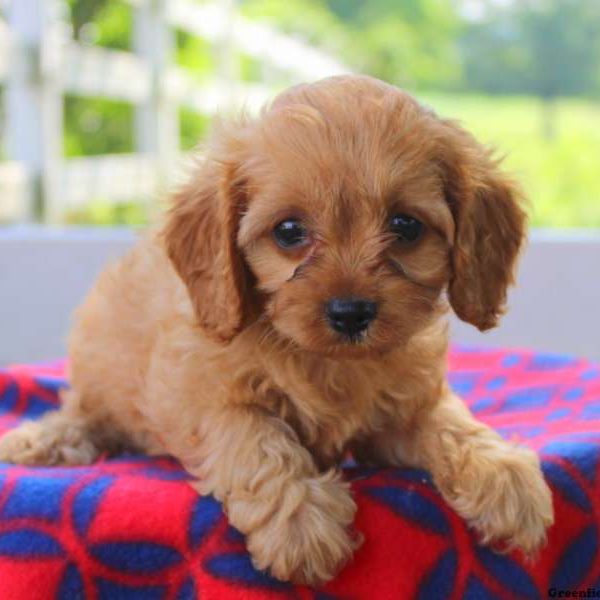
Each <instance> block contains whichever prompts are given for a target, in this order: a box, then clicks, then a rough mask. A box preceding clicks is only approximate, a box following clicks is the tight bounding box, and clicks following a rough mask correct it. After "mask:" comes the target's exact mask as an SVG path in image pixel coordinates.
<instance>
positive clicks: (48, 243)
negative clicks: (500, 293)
mask: <svg viewBox="0 0 600 600" xmlns="http://www.w3.org/2000/svg"><path fill="white" fill-rule="evenodd" d="M134 239H135V234H134V233H133V232H131V231H130V230H128V229H100V228H95V229H94V228H90V229H87V228H84V229H77V228H72V229H68V230H61V229H50V228H36V227H32V226H29V227H22V228H15V227H12V228H7V229H5V230H2V229H0V365H2V364H6V363H10V362H18V361H37V360H44V359H50V358H55V357H58V356H61V355H63V354H64V352H65V346H64V339H65V336H66V332H67V331H68V328H69V317H70V314H71V311H72V310H73V308H74V307H75V306H77V304H78V303H79V302H80V301H81V299H82V298H83V296H84V294H85V292H86V290H87V289H88V287H89V286H90V284H91V282H92V281H93V279H94V277H95V275H96V274H97V272H98V271H99V270H100V269H101V268H102V265H103V264H105V262H106V261H107V260H110V259H111V258H115V257H117V256H118V255H120V254H121V253H123V252H124V251H125V250H126V248H128V247H129V246H130V244H131V243H132V242H133V240H134ZM510 305H511V310H510V312H509V313H508V315H507V316H506V317H505V318H504V320H503V321H502V325H501V326H500V327H499V328H498V329H496V330H494V331H492V332H488V333H486V334H481V333H479V332H478V331H477V330H475V329H474V328H473V327H471V326H468V325H465V324H464V323H458V322H455V323H454V339H455V341H458V342H462V343H468V344H476V345H480V346H493V345H504V346H517V347H533V348H537V349H541V350H547V351H554V352H563V353H571V354H578V355H581V356H587V357H589V358H595V359H597V360H600V233H597V234H580V233H577V234H575V233H570V234H560V233H555V232H552V233H544V232H534V233H533V235H532V239H531V242H530V247H529V249H528V251H527V252H526V254H525V255H524V257H523V261H522V267H521V271H520V276H519V283H518V286H517V287H516V288H515V290H514V291H513V292H512V294H511V297H510Z"/></svg>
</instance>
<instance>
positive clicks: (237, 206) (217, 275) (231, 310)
mask: <svg viewBox="0 0 600 600" xmlns="http://www.w3.org/2000/svg"><path fill="white" fill-rule="evenodd" d="M199 171H200V172H199V173H198V174H197V175H196V176H194V177H193V178H192V180H191V181H190V182H188V183H187V184H186V185H185V187H183V188H182V189H181V190H179V192H177V193H176V194H175V195H174V197H173V202H172V208H171V210H170V212H169V213H168V215H167V221H166V224H165V227H164V229H163V232H162V234H163V239H164V243H165V248H166V251H167V254H168V256H169V258H170V259H171V262H172V264H173V266H174V267H175V270H176V271H177V273H178V274H179V276H180V277H181V279H182V280H183V282H184V283H185V285H186V286H187V288H188V291H189V294H190V298H191V300H192V303H193V304H194V308H195V311H196V315H197V318H198V322H199V324H200V326H201V327H202V328H203V329H204V330H205V331H206V333H207V334H208V335H210V336H211V337H212V338H213V339H216V340H218V341H222V342H227V341H230V340H231V339H232V338H233V337H234V336H235V335H236V334H237V333H238V332H239V331H240V329H241V328H242V326H243V324H244V319H245V316H246V315H245V313H246V307H247V294H248V290H247V289H246V288H247V286H248V281H247V278H248V273H247V271H246V267H245V265H244V263H243V259H242V257H241V256H240V252H239V251H238V249H237V245H236V236H237V230H238V223H239V217H240V213H241V211H242V209H243V204H244V198H243V191H242V186H241V184H239V183H237V182H236V175H235V173H236V167H235V165H233V164H226V163H221V162H217V161H211V160H210V159H208V160H207V161H206V162H205V163H203V164H202V165H201V166H200V169H199Z"/></svg>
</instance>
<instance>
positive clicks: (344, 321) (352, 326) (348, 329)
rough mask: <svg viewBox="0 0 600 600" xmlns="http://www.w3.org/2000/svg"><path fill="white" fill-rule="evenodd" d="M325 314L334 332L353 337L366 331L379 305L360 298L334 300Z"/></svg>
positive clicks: (329, 303)
mask: <svg viewBox="0 0 600 600" xmlns="http://www.w3.org/2000/svg"><path fill="white" fill-rule="evenodd" d="M325 314H326V315H327V320H328V321H329V325H330V326H331V328H332V329H333V330H334V331H337V332H338V333H343V334H344V335H347V336H349V337H353V336H356V335H358V334H359V333H361V332H362V331H364V330H365V329H366V328H367V327H368V326H369V323H370V322H371V321H372V320H373V319H374V318H375V315H376V314H377V305H376V304H375V302H371V301H369V300H362V299H359V298H334V299H333V300H330V301H329V302H328V303H327V306H326V307H325Z"/></svg>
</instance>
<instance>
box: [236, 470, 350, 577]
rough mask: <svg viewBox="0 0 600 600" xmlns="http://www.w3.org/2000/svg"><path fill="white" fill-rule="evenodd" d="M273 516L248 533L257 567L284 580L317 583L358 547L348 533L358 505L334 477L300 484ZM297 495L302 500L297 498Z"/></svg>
mask: <svg viewBox="0 0 600 600" xmlns="http://www.w3.org/2000/svg"><path fill="white" fill-rule="evenodd" d="M294 485H295V486H297V488H296V489H295V490H293V491H291V490H288V493H287V494H286V495H285V496H284V497H283V498H282V502H281V504H280V507H279V509H278V511H277V513H276V514H273V515H272V516H271V517H270V518H269V519H268V520H267V521H266V522H265V523H264V524H262V525H261V526H260V527H258V528H257V529H255V530H254V531H252V532H251V533H249V535H248V536H247V545H248V550H249V552H250V554H251V556H252V560H253V563H254V565H255V567H256V568H257V569H260V570H267V569H268V570H269V572H270V573H271V575H273V576H274V577H276V578H277V579H280V580H282V581H291V582H293V583H296V584H302V585H310V586H315V585H319V584H322V583H325V582H327V581H329V580H331V579H333V577H334V576H335V575H336V574H337V573H338V572H339V571H340V570H341V568H342V567H343V566H344V565H345V564H346V562H348V560H349V559H350V558H351V556H352V553H353V551H354V549H355V548H357V547H358V546H359V545H360V539H359V536H358V535H356V534H354V533H353V532H352V531H351V525H352V522H353V520H354V515H355V513H356V504H355V503H354V501H353V500H352V497H351V496H350V492H349V489H348V487H347V486H346V485H344V484H342V483H340V482H339V481H338V480H337V478H336V477H333V476H331V475H324V476H322V477H320V478H318V479H312V480H308V481H302V482H298V483H297V484H294ZM297 494H302V495H303V499H302V500H301V501H300V502H298V496H297Z"/></svg>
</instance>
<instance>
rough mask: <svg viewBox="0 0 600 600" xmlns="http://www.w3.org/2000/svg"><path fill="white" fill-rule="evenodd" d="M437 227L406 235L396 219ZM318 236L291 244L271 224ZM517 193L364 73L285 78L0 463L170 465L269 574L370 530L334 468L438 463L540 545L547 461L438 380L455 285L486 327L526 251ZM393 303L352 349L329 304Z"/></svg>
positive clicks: (109, 296) (515, 537) (508, 534)
mask: <svg viewBox="0 0 600 600" xmlns="http://www.w3.org/2000/svg"><path fill="white" fill-rule="evenodd" d="M398 212H400V213H403V214H404V213H406V214H409V215H412V216H414V217H416V218H418V219H419V220H421V221H422V222H423V223H424V224H425V232H424V234H423V236H422V238H421V239H420V240H418V241H417V242H416V243H411V244H404V243H399V242H398V240H397V239H396V237H395V236H394V235H391V234H390V232H389V229H388V227H387V223H388V220H389V217H390V214H394V213H398ZM290 217H294V218H296V219H300V220H301V221H302V222H303V223H304V224H305V225H306V228H307V230H308V231H309V232H310V236H309V241H308V243H307V244H306V245H305V246H302V247H301V248H295V249H292V250H289V249H288V250H283V249H282V248H280V247H279V246H277V244H276V243H275V242H274V239H273V236H272V230H273V228H274V227H275V225H277V224H278V223H279V222H281V221H282V220H283V219H287V218H290ZM524 230H525V215H524V212H523V210H522V209H521V207H520V204H519V195H518V193H517V191H516V189H515V187H514V186H513V184H512V183H511V182H510V181H509V180H507V179H506V178H505V176H504V175H502V174H501V173H500V172H499V170H498V166H497V164H496V163H495V162H494V160H493V159H492V158H491V157H490V155H489V153H488V152H487V151H486V150H485V149H484V148H483V147H482V146H480V145H479V144H478V143H477V142H476V141H475V140H474V139H473V138H472V137H471V136H470V135H469V134H468V133H466V132H465V131H463V130H462V129H460V128H459V127H458V126H457V125H456V124H454V123H452V122H448V121H443V120H440V119H439V118H438V117H437V116H435V115H434V114H433V113H432V112H430V111H428V110H426V109H424V108H423V107H421V106H420V105H419V104H418V103H417V102H416V101H415V100H413V99H412V98H411V97H410V96H408V95H407V94H405V93H404V92H402V91H400V90H397V89H396V88H393V87H391V86H388V85H386V84H384V83H382V82H379V81H376V80H373V79H370V78H367V77H354V76H352V77H350V76H349V77H338V78H332V79H327V80H324V81H321V82H317V83H315V84H312V85H305V86H299V87H296V88H292V89H291V90H289V91H287V92H286V93H284V94H282V95H281V96H280V97H279V98H278V99H277V100H276V101H275V102H274V104H273V105H272V106H271V107H270V108H269V109H267V110H265V111H264V112H263V113H262V115H261V116H260V117H259V118H258V119H255V120H248V119H246V120H242V121H240V122H237V123H233V124H230V125H228V126H222V127H221V129H220V130H219V131H218V132H217V134H216V136H215V139H214V140H213V142H212V144H211V145H210V147H209V148H208V151H207V156H206V158H205V159H204V160H203V161H201V162H199V164H198V166H197V169H196V172H195V174H194V176H193V177H192V178H191V179H190V181H189V182H188V183H187V184H186V186H184V187H183V188H182V189H181V190H180V191H179V192H178V193H177V194H175V196H174V199H173V206H172V209H171V211H170V212H169V213H168V215H167V216H166V219H165V224H164V226H163V227H162V228H161V230H160V231H159V232H157V233H154V234H151V235H149V236H148V237H147V238H146V239H145V240H143V241H141V242H140V243H139V244H138V245H137V246H136V247H135V248H134V249H133V250H132V251H131V252H130V253H129V254H128V255H127V256H126V257H125V258H123V259H122V260H121V261H120V262H119V263H117V264H116V265H114V266H112V267H110V268H109V269H107V270H106V271H105V272H104V273H103V274H102V276H101V277H100V278H99V280H98V282H97V283H96V285H95V287H94V289H93V290H92V292H91V293H90V295H89V296H88V298H87V300H86V301H85V303H84V305H83V306H82V307H81V308H80V309H79V311H78V313H77V319H76V325H75V327H74V330H73V333H72V336H71V343H70V377H71V386H72V387H71V389H70V390H69V391H68V392H66V393H65V394H64V403H63V406H62V407H61V410H60V411H59V412H58V413H55V414H52V415H49V416H46V417H44V418H43V419H42V420H41V421H39V422H35V423H28V424H25V425H23V426H21V427H20V428H19V429H17V430H15V431H13V432H11V433H9V434H8V435H7V436H6V437H5V438H4V439H3V440H2V441H1V442H0V460H10V461H15V462H23V463H28V464H57V463H66V464H76V463H87V462H91V461H93V460H94V459H95V458H96V457H97V456H98V455H99V454H100V453H102V452H110V453H115V452H118V451H121V450H122V449H124V448H134V449H139V450H143V451H146V452H150V453H160V452H168V453H171V454H172V455H174V456H175V457H177V458H178V459H179V460H181V462H182V463H183V465H184V466H185V468H186V469H187V470H188V471H189V472H190V473H191V474H192V475H193V476H194V477H195V482H194V483H193V485H194V487H195V488H196V489H198V490H199V491H200V492H202V493H211V494H214V495H215V496H216V497H217V498H218V499H219V500H221V501H222V502H223V505H224V508H225V510H226V512H227V514H228V517H229V520H230V522H231V523H232V525H234V526H235V527H237V528H238V529H239V530H240V531H242V532H243V533H245V534H246V536H247V544H248V548H249V550H250V552H251V554H252V557H253V560H254V563H255V564H256V566H257V567H259V568H264V569H269V570H270V572H271V573H272V574H273V575H274V576H275V577H278V578H281V579H291V580H293V581H297V582H307V583H310V584H315V583H319V582H322V581H326V580H328V579H331V578H332V577H333V576H334V575H335V574H336V573H337V571H338V570H339V569H340V568H341V567H342V566H343V564H344V563H345V562H347V561H348V559H349V558H350V557H351V554H352V551H353V549H354V548H355V547H356V545H357V544H358V540H359V536H358V534H355V533H354V532H353V530H352V527H351V525H352V521H353V517H354V513H355V510H356V507H355V504H354V501H353V500H352V496H351V494H350V491H349V488H348V486H347V484H345V483H344V482H343V481H342V480H341V478H340V475H339V471H338V468H339V461H340V459H341V458H342V456H343V455H344V453H345V452H347V451H348V450H352V451H353V452H354V454H355V456H356V457H357V458H358V459H360V460H363V461H367V462H375V463H378V464H382V463H383V464H393V465H414V466H418V467H423V468H426V469H428V470H430V471H431V473H432V475H433V478H434V481H435V483H436V485H437V486H438V488H439V489H440V491H441V493H442V494H443V496H444V497H445V499H446V500H447V501H448V502H449V503H450V504H451V505H452V506H453V507H454V508H455V509H456V510H457V511H458V512H459V513H460V514H461V515H462V516H463V517H464V518H465V519H467V521H468V522H469V523H470V524H471V525H472V526H473V527H475V528H476V529H477V531H478V532H479V534H480V536H481V539H482V541H483V542H501V543H503V544H504V545H506V546H507V547H509V548H512V547H518V548H521V549H522V550H524V551H525V552H526V553H533V552H534V551H535V550H536V549H537V548H538V547H539V546H540V545H541V544H542V543H543V542H544V540H545V531H546V528H547V527H548V526H549V525H550V524H551V523H552V518H553V517H552V503H551V497H550V493H549V490H548V488H547V486H546V484H545V483H544V480H543V477H542V474H541V471H540V468H539V462H538V459H537V457H536V456H535V455H534V453H533V452H531V451H530V450H527V449H524V448H521V447H518V446H515V445H512V444H510V443H508V442H505V441H503V440H502V439H501V438H500V436H499V435H497V434H496V433H495V432H493V431H491V430H490V429H489V428H487V427H486V426H484V425H482V424H480V423H478V422H477V421H475V420H474V418H473V417H472V415H471V414H470V413H469V411H468V410H467V408H466V407H465V406H464V404H463V403H462V401H461V400H460V399H459V398H457V397H456V396H455V395H453V394H452V392H451V391H450V389H449V387H448V385H447V383H446V358H445V357H446V349H447V334H446V325H445V323H444V319H443V313H444V311H445V310H446V305H447V302H446V292H447V297H448V299H449V302H450V305H451V306H452V308H453V309H454V311H455V312H456V313H457V314H458V315H459V316H460V317H461V318H462V319H464V320H467V321H469V322H471V323H472V324H474V325H475V326H477V327H479V328H480V329H487V328H489V327H493V326H494V325H495V324H496V322H497V319H498V317H499V315H500V314H501V313H502V312H503V310H504V303H505V300H506V289H507V286H508V285H509V284H510V283H511V282H512V278H513V267H514V263H515V260H516V258H517V255H518V252H519V249H520V247H521V243H522V241H523V238H524ZM347 296H351V297H364V298H371V299H373V300H374V301H376V302H377V306H378V312H377V318H376V319H375V320H374V321H373V322H372V324H371V325H370V326H369V328H368V330H367V331H366V333H365V334H364V335H363V337H362V338H361V339H360V340H359V341H358V342H356V340H354V342H353V343H351V342H348V341H347V340H345V339H342V338H340V335H338V334H337V333H336V332H335V331H333V330H332V329H331V327H328V325H327V322H326V319H325V318H324V316H323V305H324V304H325V303H326V302H327V301H328V300H329V299H331V298H333V297H347Z"/></svg>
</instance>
